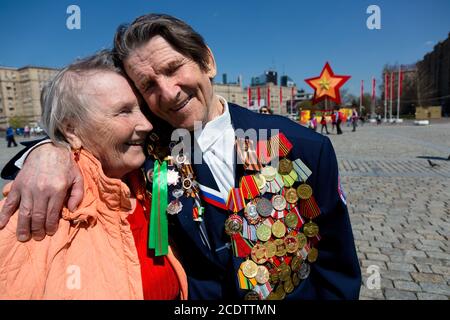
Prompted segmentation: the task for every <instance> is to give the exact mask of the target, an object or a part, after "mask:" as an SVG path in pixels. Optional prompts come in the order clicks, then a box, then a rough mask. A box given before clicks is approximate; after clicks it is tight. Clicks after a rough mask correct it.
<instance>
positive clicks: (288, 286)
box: [283, 277, 294, 294]
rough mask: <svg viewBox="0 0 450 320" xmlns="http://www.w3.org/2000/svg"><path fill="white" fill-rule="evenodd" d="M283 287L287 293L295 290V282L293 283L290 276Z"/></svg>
mask: <svg viewBox="0 0 450 320" xmlns="http://www.w3.org/2000/svg"><path fill="white" fill-rule="evenodd" d="M283 288H284V291H285V292H286V293H287V294H289V293H291V292H292V291H294V284H293V283H292V281H291V279H290V277H289V279H288V280H286V281H285V282H284V284H283Z"/></svg>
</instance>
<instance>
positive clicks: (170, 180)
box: [167, 169, 180, 186]
mask: <svg viewBox="0 0 450 320" xmlns="http://www.w3.org/2000/svg"><path fill="white" fill-rule="evenodd" d="M179 180H180V176H179V174H178V172H177V171H175V170H173V169H171V170H169V171H167V184H168V185H169V186H175V185H176V184H177V183H178V181H179Z"/></svg>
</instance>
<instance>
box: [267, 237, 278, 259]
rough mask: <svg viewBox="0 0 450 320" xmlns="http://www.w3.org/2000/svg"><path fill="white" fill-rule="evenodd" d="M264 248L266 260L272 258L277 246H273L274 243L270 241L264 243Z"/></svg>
mask: <svg viewBox="0 0 450 320" xmlns="http://www.w3.org/2000/svg"><path fill="white" fill-rule="evenodd" d="M264 246H265V247H266V249H267V258H268V259H270V258H272V257H273V256H274V255H275V253H276V252H277V246H276V245H275V243H273V241H270V240H269V241H267V242H266V243H264Z"/></svg>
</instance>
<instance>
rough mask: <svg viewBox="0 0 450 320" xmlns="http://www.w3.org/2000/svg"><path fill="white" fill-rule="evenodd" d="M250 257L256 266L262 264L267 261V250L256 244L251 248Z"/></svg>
mask: <svg viewBox="0 0 450 320" xmlns="http://www.w3.org/2000/svg"><path fill="white" fill-rule="evenodd" d="M251 257H252V260H253V261H254V262H256V263H257V264H263V263H265V262H266V261H267V249H266V247H265V246H264V245H262V244H260V243H257V244H255V245H254V246H253V248H252V252H251Z"/></svg>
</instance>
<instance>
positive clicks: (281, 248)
mask: <svg viewBox="0 0 450 320" xmlns="http://www.w3.org/2000/svg"><path fill="white" fill-rule="evenodd" d="M273 243H274V244H275V247H276V248H277V251H276V252H275V255H276V256H277V257H283V256H285V255H286V244H285V243H284V241H283V239H275V240H274V242H273Z"/></svg>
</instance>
